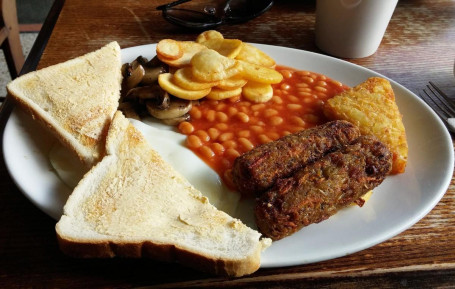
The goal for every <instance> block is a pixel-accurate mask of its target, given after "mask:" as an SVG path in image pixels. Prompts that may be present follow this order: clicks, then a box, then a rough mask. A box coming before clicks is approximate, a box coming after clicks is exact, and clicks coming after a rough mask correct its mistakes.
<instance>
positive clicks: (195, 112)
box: [190, 106, 202, 119]
mask: <svg viewBox="0 0 455 289" xmlns="http://www.w3.org/2000/svg"><path fill="white" fill-rule="evenodd" d="M190 116H191V118H192V119H200V118H201V117H202V112H201V110H200V109H199V108H197V107H195V106H193V107H192V108H191V110H190Z"/></svg>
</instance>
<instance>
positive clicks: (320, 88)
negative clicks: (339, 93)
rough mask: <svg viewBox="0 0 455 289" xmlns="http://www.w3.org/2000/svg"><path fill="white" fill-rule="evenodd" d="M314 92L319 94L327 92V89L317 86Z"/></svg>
mask: <svg viewBox="0 0 455 289" xmlns="http://www.w3.org/2000/svg"><path fill="white" fill-rule="evenodd" d="M314 90H316V91H319V92H324V93H325V92H327V88H325V87H322V86H319V85H317V86H315V87H314Z"/></svg>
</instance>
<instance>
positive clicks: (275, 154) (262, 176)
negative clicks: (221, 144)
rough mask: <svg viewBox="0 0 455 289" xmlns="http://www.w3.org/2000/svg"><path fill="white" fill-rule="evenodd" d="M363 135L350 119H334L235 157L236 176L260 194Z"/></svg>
mask: <svg viewBox="0 0 455 289" xmlns="http://www.w3.org/2000/svg"><path fill="white" fill-rule="evenodd" d="M359 136H360V132H359V130H358V128H357V127H355V126H354V125H352V124H351V123H349V122H347V121H333V122H328V123H326V124H324V125H321V126H317V127H314V128H311V129H306V130H302V131H301V132H298V133H296V134H291V135H288V136H285V137H282V138H280V139H278V140H276V141H274V142H270V143H266V144H263V145H260V146H258V147H256V148H255V149H253V150H251V151H249V152H247V153H245V154H243V155H241V156H239V157H238V158H236V160H235V161H234V166H233V168H232V178H233V182H234V184H235V185H236V188H237V189H238V190H239V191H240V192H241V193H242V194H245V195H259V194H260V193H262V192H264V191H265V190H267V189H269V188H270V187H271V186H273V185H274V184H275V182H276V181H277V180H278V179H281V178H286V177H289V176H291V175H292V174H293V173H294V172H295V171H296V170H298V169H300V168H302V167H304V166H306V165H307V164H309V163H311V162H314V161H315V160H317V159H320V158H321V157H323V156H324V155H326V154H327V153H330V152H332V151H335V150H338V149H340V148H341V147H343V146H345V145H347V144H350V143H351V142H353V141H354V140H356V139H357V138H358V137H359Z"/></svg>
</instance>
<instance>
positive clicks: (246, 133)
mask: <svg viewBox="0 0 455 289" xmlns="http://www.w3.org/2000/svg"><path fill="white" fill-rule="evenodd" d="M237 136H238V137H250V136H251V131H249V130H247V129H244V130H241V131H239V132H238V133H237Z"/></svg>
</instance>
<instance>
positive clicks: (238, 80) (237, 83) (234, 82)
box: [217, 75, 248, 90]
mask: <svg viewBox="0 0 455 289" xmlns="http://www.w3.org/2000/svg"><path fill="white" fill-rule="evenodd" d="M247 82H248V80H246V79H245V78H243V77H241V76H239V75H235V76H233V77H230V78H227V79H223V80H221V81H220V82H219V83H218V85H217V88H220V89H224V90H231V89H236V88H240V87H243V86H244V85H245V84H246V83H247Z"/></svg>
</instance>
